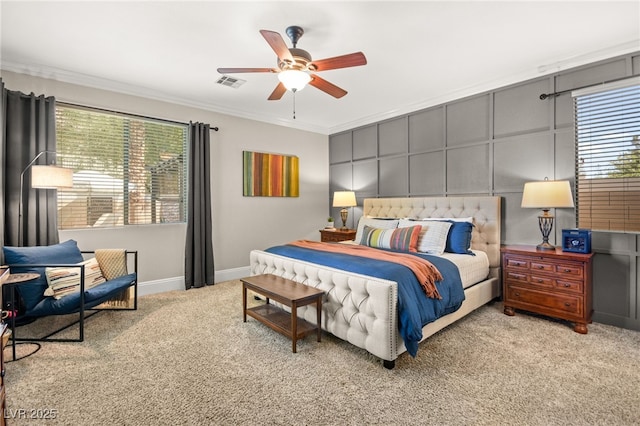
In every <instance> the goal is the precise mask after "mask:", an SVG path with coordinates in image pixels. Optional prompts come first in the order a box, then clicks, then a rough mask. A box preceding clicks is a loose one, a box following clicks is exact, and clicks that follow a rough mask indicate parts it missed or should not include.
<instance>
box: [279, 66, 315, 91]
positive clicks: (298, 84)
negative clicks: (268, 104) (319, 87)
mask: <svg viewBox="0 0 640 426" xmlns="http://www.w3.org/2000/svg"><path fill="white" fill-rule="evenodd" d="M278 80H280V82H281V83H282V84H284V87H286V88H287V90H291V91H293V92H296V91H298V90H302V89H304V88H305V86H306V85H307V83H309V82H310V81H311V76H310V75H309V74H307V73H306V72H304V71H300V70H286V71H281V72H280V73H278Z"/></svg>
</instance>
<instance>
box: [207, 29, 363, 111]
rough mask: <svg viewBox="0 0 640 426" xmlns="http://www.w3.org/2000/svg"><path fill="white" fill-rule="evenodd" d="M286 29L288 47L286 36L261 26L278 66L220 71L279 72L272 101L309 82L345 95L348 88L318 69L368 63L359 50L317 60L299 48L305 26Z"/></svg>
mask: <svg viewBox="0 0 640 426" xmlns="http://www.w3.org/2000/svg"><path fill="white" fill-rule="evenodd" d="M286 33H287V35H288V36H289V38H290V39H291V43H292V44H293V48H288V47H287V45H286V43H285V42H284V39H283V38H282V36H281V35H280V34H279V33H277V32H275V31H269V30H260V34H262V36H263V37H264V38H265V40H267V43H269V46H271V48H272V49H273V51H274V52H276V55H278V66H277V68H218V72H219V73H220V74H234V73H245V72H246V73H249V72H271V73H277V74H278V80H280V82H279V83H278V85H277V86H276V88H275V90H274V91H273V92H272V93H271V95H270V96H269V98H268V99H269V100H270V101H277V100H279V99H280V98H282V96H283V95H284V93H285V92H286V91H287V90H291V91H292V92H294V93H295V92H297V91H298V90H302V89H303V88H304V87H305V86H306V85H307V84H310V85H311V86H313V87H315V88H317V89H320V90H322V91H323V92H325V93H328V94H329V95H331V96H333V97H335V98H341V97H343V96H344V95H346V94H347V91H346V90H344V89H342V88H340V87H338V86H336V85H335V84H333V83H329V82H328V81H327V80H324V79H322V78H320V77H319V76H317V75H316V74H314V72H319V71H327V70H334V69H338V68H348V67H357V66H359V65H365V64H366V63H367V58H365V56H364V53H362V52H356V53H350V54H348V55H342V56H335V57H333V58H326V59H320V60H317V61H314V60H312V59H311V55H310V54H309V52H307V51H306V50H303V49H298V48H297V47H296V46H297V44H298V40H299V39H300V37H302V34H304V30H303V29H302V28H301V27H298V26H295V25H294V26H290V27H287V29H286Z"/></svg>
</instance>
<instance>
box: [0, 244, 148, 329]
mask: <svg viewBox="0 0 640 426" xmlns="http://www.w3.org/2000/svg"><path fill="white" fill-rule="evenodd" d="M3 250H4V258H5V262H6V263H7V264H8V266H9V268H10V270H11V272H12V273H36V274H38V275H39V276H38V278H36V279H34V280H32V281H29V282H27V283H21V284H20V285H18V286H15V287H14V288H12V289H11V290H12V291H15V293H14V295H16V296H17V299H18V301H17V302H18V304H19V305H18V306H12V307H11V308H10V309H12V310H14V311H16V310H17V312H14V315H16V316H15V319H16V320H17V321H18V322H30V321H34V320H36V319H38V318H41V317H46V316H51V315H68V314H76V313H77V314H78V315H79V316H78V319H77V320H75V321H73V322H71V323H70V324H67V325H65V326H63V327H61V328H58V329H57V330H55V331H53V332H50V333H48V334H47V335H45V336H43V337H35V338H32V337H29V338H27V337H22V338H18V337H17V336H16V334H15V330H13V332H14V334H13V339H14V341H57V342H61V341H63V342H82V341H83V340H84V325H85V320H86V319H87V318H89V317H90V316H92V315H94V314H96V313H98V312H100V311H101V310H104V309H111V310H114V309H116V310H136V309H137V308H138V305H137V299H138V279H137V273H138V271H137V270H138V253H137V251H126V250H120V252H121V254H122V261H121V264H120V265H119V266H118V267H116V268H115V269H114V267H113V265H105V266H104V268H103V265H99V257H98V256H96V259H98V263H96V262H95V261H94V260H93V259H92V260H91V261H92V262H91V264H90V263H89V262H88V261H86V260H85V256H88V255H90V254H96V253H97V252H98V251H97V250H96V251H95V252H94V251H80V249H79V248H78V245H77V243H76V241H74V240H68V241H66V242H63V243H60V244H55V245H51V246H41V247H4V248H3ZM107 254H113V253H107ZM131 257H133V259H132V263H133V269H134V272H132V273H128V271H127V264H128V263H131V262H127V259H130V258H131ZM110 258H111V259H113V256H110ZM116 263H117V262H116ZM96 265H98V266H100V268H99V269H98V267H97V266H96ZM130 289H132V290H133V291H132V293H133V295H132V297H133V306H131V304H125V306H126V307H122V306H123V304H122V303H120V302H118V301H117V299H121V300H122V295H123V293H125V294H129V293H130ZM114 299H116V302H115V303H113V304H110V305H108V306H105V302H109V301H111V300H114ZM5 300H7V299H6V298H5ZM121 300H120V301H121ZM87 311H91V312H90V313H87ZM75 324H78V328H79V334H78V338H77V339H65V338H54V337H52V336H54V335H55V334H57V333H59V332H61V331H63V330H66V329H67V328H69V327H71V326H73V325H75Z"/></svg>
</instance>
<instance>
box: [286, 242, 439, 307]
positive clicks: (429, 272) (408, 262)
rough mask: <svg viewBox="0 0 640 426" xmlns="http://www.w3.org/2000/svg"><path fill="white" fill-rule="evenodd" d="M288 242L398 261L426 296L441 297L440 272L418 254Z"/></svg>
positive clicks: (338, 245) (340, 245) (294, 243)
mask: <svg viewBox="0 0 640 426" xmlns="http://www.w3.org/2000/svg"><path fill="white" fill-rule="evenodd" d="M289 244H290V245H292V246H298V247H303V248H308V249H314V250H323V251H328V252H332V253H344V254H350V255H352V256H362V257H368V258H371V259H378V260H386V261H388V262H395V263H399V264H401V265H404V266H406V267H407V268H409V269H411V271H413V273H414V274H415V275H416V278H418V281H419V282H420V285H421V286H422V288H423V289H424V291H425V293H426V294H427V297H430V298H431V299H442V297H441V296H440V293H438V289H437V288H436V281H441V280H442V274H440V271H438V268H436V267H435V266H434V265H433V263H431V262H429V261H428V260H426V259H422V258H420V257H418V256H414V255H412V254H406V253H396V252H388V251H383V250H379V249H376V248H372V247H368V246H362V245H356V244H335V243H321V242H318V241H310V240H298V241H293V242H290V243H289Z"/></svg>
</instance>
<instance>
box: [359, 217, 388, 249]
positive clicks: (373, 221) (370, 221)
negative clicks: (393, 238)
mask: <svg viewBox="0 0 640 426" xmlns="http://www.w3.org/2000/svg"><path fill="white" fill-rule="evenodd" d="M365 225H368V226H371V227H373V228H378V229H393V228H397V227H398V219H383V218H375V217H365V216H363V217H361V218H360V220H359V221H358V228H357V229H356V238H355V241H356V242H357V243H360V241H362V231H363V230H364V226H365Z"/></svg>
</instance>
